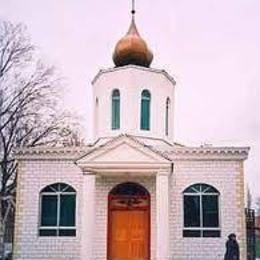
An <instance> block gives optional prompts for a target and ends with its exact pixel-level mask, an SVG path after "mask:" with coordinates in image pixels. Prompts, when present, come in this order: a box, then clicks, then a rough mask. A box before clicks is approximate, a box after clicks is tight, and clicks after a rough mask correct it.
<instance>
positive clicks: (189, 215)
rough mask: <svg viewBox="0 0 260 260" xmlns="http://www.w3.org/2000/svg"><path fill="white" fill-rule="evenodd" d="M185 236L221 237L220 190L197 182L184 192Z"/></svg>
mask: <svg viewBox="0 0 260 260" xmlns="http://www.w3.org/2000/svg"><path fill="white" fill-rule="evenodd" d="M183 204H184V205H183V207H184V227H183V236H184V237H220V226H219V192H218V190H216V189H215V188H214V187H212V186H210V185H207V184H195V185H192V186H190V187H188V188H187V189H185V191H184V192H183Z"/></svg>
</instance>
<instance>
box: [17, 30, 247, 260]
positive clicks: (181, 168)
mask: <svg viewBox="0 0 260 260" xmlns="http://www.w3.org/2000/svg"><path fill="white" fill-rule="evenodd" d="M133 37H136V33H135V35H134V36H133ZM92 84H93V99H94V115H93V118H94V122H93V128H94V137H95V140H96V141H95V142H94V143H93V144H89V145H88V146H84V147H78V148H45V147H41V148H30V149H22V150H20V151H19V152H18V153H17V157H16V158H17V161H18V166H19V171H18V181H17V204H16V222H15V240H14V259H15V260H36V259H38V260H41V259H42V260H44V259H48V260H62V259H64V260H65V259H66V260H105V259H108V260H141V259H142V260H170V259H171V260H196V259H197V260H217V259H223V255H224V252H225V241H226V238H227V236H228V234H230V233H236V235H237V238H238V242H239V245H240V256H241V259H242V260H246V229H245V217H244V170H243V162H244V160H246V159H247V156H248V152H249V148H247V147H188V146H182V145H179V144H176V143H174V104H175V98H174V97H175V81H174V79H173V78H172V77H171V76H169V75H168V74H167V73H166V72H165V71H162V70H157V69H151V68H145V67H141V66H135V65H127V66H123V67H118V68H113V69H108V70H103V71H100V72H99V73H98V75H97V76H96V77H95V79H94V80H93V82H92ZM115 89H117V90H118V91H119V93H120V112H119V110H117V111H116V115H117V117H118V115H119V119H120V124H119V123H118V121H117V123H116V126H117V127H116V129H112V120H113V119H112V93H113V90H115ZM144 90H147V91H148V92H149V94H150V101H149V102H150V103H149V106H146V108H145V109H147V108H148V107H149V109H150V110H149V113H147V114H146V117H147V115H149V120H150V121H149V127H148V128H147V129H145V130H144V129H141V126H140V125H141V96H142V92H143V91H144ZM117 98H118V97H117ZM167 99H168V100H170V102H169V104H168V110H167V105H166V103H167ZM146 105H147V103H146ZM117 106H118V103H117ZM117 108H118V107H117ZM166 111H167V112H166ZM114 112H115V111H114ZM146 112H147V111H146ZM167 114H168V121H167ZM117 119H118V118H117ZM166 122H167V123H166ZM167 125H168V131H167ZM122 184H126V186H127V185H130V184H131V185H133V187H134V188H133V190H130V188H129V190H127V192H129V193H124V192H126V190H124V189H122V190H121V191H119V189H118V190H117V191H116V192H115V190H116V188H117V187H121V188H122V187H123V186H120V185H122ZM55 185H56V186H55ZM126 186H124V187H126ZM61 187H63V188H61ZM64 187H65V188H64ZM129 187H130V186H129ZM205 187H206V188H205ZM138 189H139V190H138ZM130 191H131V192H132V193H131V194H130ZM113 192H115V193H113ZM63 196H64V197H63ZM203 196H204V197H203ZM65 199H66V200H67V204H66V203H65V202H64V201H65ZM207 201H211V203H208V204H206V203H207ZM47 202H48V203H49V204H48V203H47ZM198 202H199V203H198ZM74 203H75V204H74ZM113 203H114V204H113ZM46 205H47V206H46ZM48 206H49V207H48ZM205 209H207V210H205ZM212 219H213V220H214V221H215V222H214V221H213V222H214V223H213V222H212ZM207 221H208V222H209V223H207ZM211 222H212V223H211ZM53 223H54V224H53ZM129 223H131V224H135V225H133V226H130V228H131V229H130V228H129V226H127V225H128V224H129ZM66 232H67V233H66ZM130 233H131V234H130ZM128 238H129V241H128V240H127V239H128ZM130 240H131V241H130ZM122 241H123V242H122ZM120 243H121V244H120ZM119 245H121V246H119ZM124 246H128V247H127V248H126V249H124ZM130 246H131V247H130ZM122 248H123V249H122ZM129 248H130V249H129ZM136 248H138V250H139V251H138V250H136ZM127 250H128V251H127ZM131 250H132V251H131ZM126 251H127V252H126Z"/></svg>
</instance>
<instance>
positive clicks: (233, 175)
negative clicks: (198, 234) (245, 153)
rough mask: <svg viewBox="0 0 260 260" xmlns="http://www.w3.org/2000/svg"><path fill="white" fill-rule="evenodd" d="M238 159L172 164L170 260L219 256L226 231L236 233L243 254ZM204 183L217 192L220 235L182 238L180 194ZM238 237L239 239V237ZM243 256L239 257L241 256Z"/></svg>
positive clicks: (223, 249) (223, 245)
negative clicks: (171, 259)
mask: <svg viewBox="0 0 260 260" xmlns="http://www.w3.org/2000/svg"><path fill="white" fill-rule="evenodd" d="M240 174H241V167H240V162H238V161H237V162H236V161H233V162H232V161H178V162H176V163H175V165H174V174H173V176H172V181H171V185H172V187H171V188H172V192H171V195H170V197H171V215H170V223H171V224H170V226H171V233H170V237H171V255H172V256H173V259H174V260H179V259H180V260H181V259H185V260H187V259H192V260H195V259H198V260H203V259H205V260H213V259H223V255H224V251H225V242H226V239H227V236H228V234H230V233H236V234H237V236H238V240H239V243H240V246H241V249H242V252H241V253H242V254H244V243H245V241H244V233H241V209H242V213H243V211H244V206H243V205H240V203H239V201H240V196H241V195H240V194H241V192H242V193H243V190H239V187H240V184H239V182H240V179H241V178H240ZM195 183H206V184H209V185H212V186H214V187H215V188H216V189H218V191H219V192H220V227H221V237H220V238H183V237H182V227H183V195H182V192H183V190H184V189H185V188H187V187H188V186H190V185H192V184H195ZM241 238H242V240H241ZM241 259H243V258H241Z"/></svg>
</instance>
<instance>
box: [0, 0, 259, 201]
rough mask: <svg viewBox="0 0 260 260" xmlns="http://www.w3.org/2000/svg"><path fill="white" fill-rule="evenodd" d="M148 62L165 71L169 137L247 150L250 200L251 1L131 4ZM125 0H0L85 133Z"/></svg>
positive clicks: (255, 173) (255, 53)
mask: <svg viewBox="0 0 260 260" xmlns="http://www.w3.org/2000/svg"><path fill="white" fill-rule="evenodd" d="M136 1H137V3H136V6H137V17H136V20H137V26H138V28H139V31H140V33H141V35H142V36H143V38H144V39H145V40H146V41H147V43H148V45H149V46H150V48H151V49H152V51H153V53H154V62H153V64H152V67H155V68H159V69H165V70H167V71H168V72H169V73H170V74H171V75H173V76H174V77H175V80H176V81H177V87H176V104H175V108H176V115H175V133H176V134H175V141H177V142H181V143H184V144H186V145H194V144H195V145H197V144H201V143H212V144H214V145H243V146H247V145H249V146H251V152H250V159H249V160H248V161H247V162H246V177H247V180H248V182H249V184H250V187H251V189H252V192H253V193H254V194H255V195H257V196H260V112H259V111H260V15H259V14H260V1H259V0H196V1H193V0H189V1H188V0H136ZM130 2H131V1H130V0H92V1H90V0H55V1H54V0H0V17H1V19H5V20H10V21H12V22H22V23H24V24H26V25H27V28H28V31H29V33H30V35H31V38H32V41H33V43H34V44H35V45H37V46H38V47H39V49H40V52H41V55H42V57H43V59H44V60H45V61H46V62H48V63H51V64H54V65H55V66H56V67H58V68H59V70H60V71H61V73H62V75H63V76H64V77H66V78H67V84H66V85H67V90H68V91H67V94H66V97H65V102H64V103H65V105H66V106H67V107H68V108H69V109H70V110H72V111H74V110H75V111H77V112H79V113H81V114H82V115H83V116H84V117H85V120H84V121H85V122H84V123H85V125H86V127H87V134H88V135H89V133H90V130H91V129H90V127H89V126H90V122H91V121H90V114H91V102H92V101H91V84H90V82H91V80H92V79H93V78H94V76H95V74H96V73H97V72H98V70H99V69H101V68H107V67H112V66H113V63H112V52H113V49H114V46H115V44H116V42H117V41H118V40H119V39H120V38H121V37H122V36H123V35H124V34H125V33H126V31H127V29H128V26H129V22H130V15H129V14H130V6H131V3H130Z"/></svg>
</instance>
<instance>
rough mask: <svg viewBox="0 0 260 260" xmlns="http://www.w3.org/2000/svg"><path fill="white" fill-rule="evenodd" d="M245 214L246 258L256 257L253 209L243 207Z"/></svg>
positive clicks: (251, 259) (253, 259)
mask: <svg viewBox="0 0 260 260" xmlns="http://www.w3.org/2000/svg"><path fill="white" fill-rule="evenodd" d="M245 214H246V238H247V260H255V259H256V228H255V211H254V210H253V209H248V208H246V209H245Z"/></svg>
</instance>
